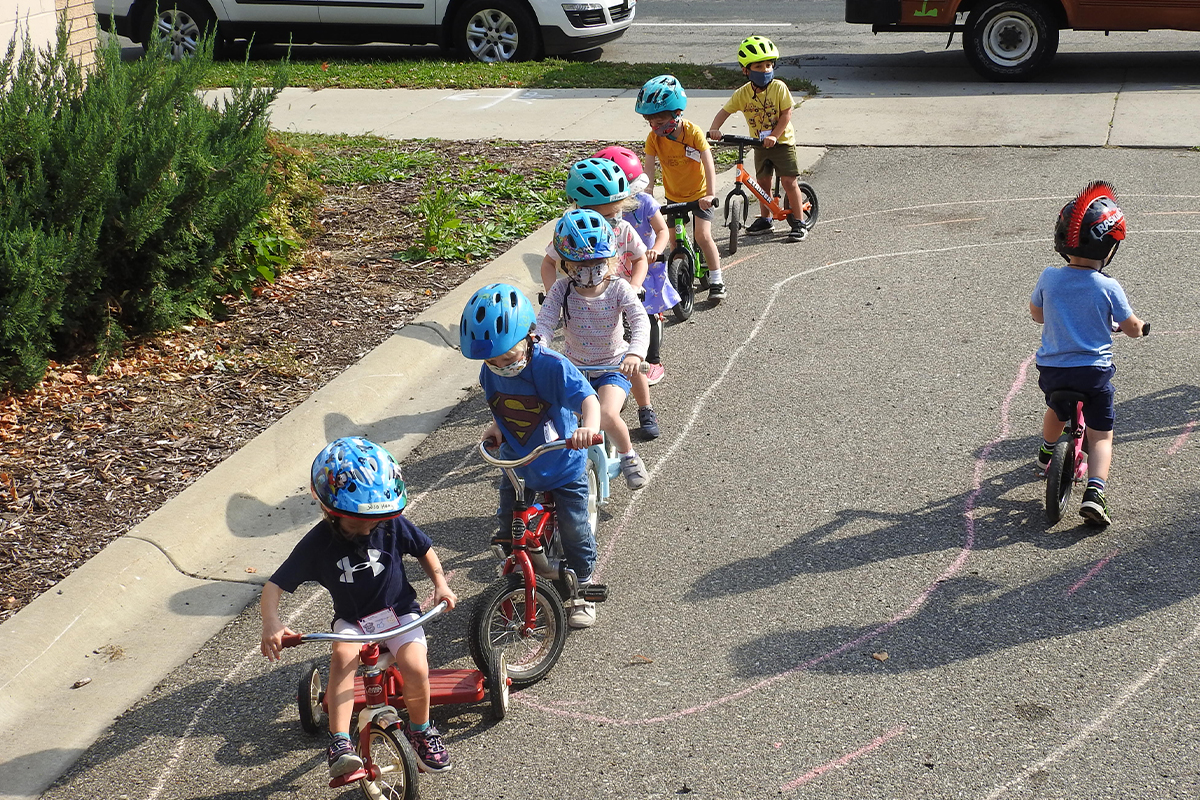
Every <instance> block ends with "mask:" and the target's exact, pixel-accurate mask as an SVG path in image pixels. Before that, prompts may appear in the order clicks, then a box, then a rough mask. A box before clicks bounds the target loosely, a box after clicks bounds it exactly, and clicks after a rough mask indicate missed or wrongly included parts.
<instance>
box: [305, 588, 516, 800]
mask: <svg viewBox="0 0 1200 800" xmlns="http://www.w3.org/2000/svg"><path fill="white" fill-rule="evenodd" d="M445 610H446V603H445V602H442V603H438V604H437V605H436V606H434V607H433V608H432V609H430V610H429V611H427V612H425V613H424V614H423V615H421V616H420V617H418V618H417V619H415V620H413V621H412V622H409V623H407V624H405V625H401V626H400V627H398V628H392V629H391V630H387V631H380V632H378V633H372V634H365V633H364V634H354V633H302V634H292V635H288V636H284V637H283V646H284V647H295V646H296V645H299V644H302V643H304V642H317V641H325V642H330V641H332V642H361V643H362V646H363V647H362V652H361V653H360V654H359V660H360V661H361V662H362V667H361V668H360V670H359V674H358V675H357V676H356V677H355V678H354V717H353V720H354V721H353V723H352V727H351V738H353V739H356V745H355V749H356V750H357V751H358V754H359V756H360V757H361V758H362V760H363V767H362V769H359V770H356V771H354V772H351V773H349V774H347V775H342V776H341V777H338V778H334V779H333V780H331V781H330V782H329V786H330V788H337V787H339V786H345V785H347V784H349V783H353V782H354V781H359V783H360V786H361V788H362V790H363V794H365V795H366V796H367V797H368V798H370V800H379V799H380V798H386V799H387V800H415V798H416V797H417V770H418V767H417V757H416V754H415V753H413V752H412V750H411V749H410V746H409V744H408V740H407V739H406V738H405V737H404V733H403V731H404V729H403V727H402V726H403V725H404V724H405V722H404V720H403V719H401V718H400V714H399V712H398V711H397V710H396V705H397V704H398V705H403V704H404V692H403V681H402V679H401V677H400V671H399V670H398V669H397V668H396V667H395V665H394V664H392V663H391V654H385V655H383V656H382V659H381V656H380V647H379V643H380V642H382V641H386V640H387V639H391V638H392V637H394V636H400V635H401V634H403V633H406V632H407V631H410V630H412V629H413V628H417V627H419V626H421V625H423V624H424V623H426V622H428V621H429V620H431V619H433V618H434V617H436V616H438V615H439V614H441V613H442V612H443V611H445ZM381 660H383V661H384V662H385V663H383V664H380V661H381ZM510 683H511V681H510V679H509V677H508V666H507V659H506V657H505V654H504V652H503V651H501V650H492V651H491V652H490V653H489V654H488V659H487V669H486V671H485V670H477V669H431V670H429V704H430V705H435V706H436V705H452V704H456V703H478V702H481V701H483V700H484V699H486V700H487V701H488V703H489V705H490V706H491V710H492V716H494V717H495V718H496V719H498V720H500V719H504V716H505V714H507V713H508V691H509V685H510ZM296 701H297V703H298V704H299V706H300V726H301V727H302V728H304V730H305V731H307V732H308V733H320V732H321V730H322V729H323V726H322V715H323V714H325V713H326V711H327V707H326V705H325V692H324V691H323V690H322V686H321V673H320V671H319V670H318V669H317V668H316V666H314V665H312V664H308V665H306V666H305V668H304V674H303V675H301V677H300V683H299V686H298V688H297V692H296Z"/></svg>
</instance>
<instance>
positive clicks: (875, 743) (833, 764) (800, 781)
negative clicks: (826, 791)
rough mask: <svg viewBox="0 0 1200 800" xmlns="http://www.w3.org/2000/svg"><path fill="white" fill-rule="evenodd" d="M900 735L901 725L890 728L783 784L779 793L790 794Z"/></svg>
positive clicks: (902, 731)
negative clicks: (865, 742)
mask: <svg viewBox="0 0 1200 800" xmlns="http://www.w3.org/2000/svg"><path fill="white" fill-rule="evenodd" d="M902 733H904V726H903V725H900V726H899V727H896V728H892V729H891V730H890V731H888V732H887V733H885V734H883V735H882V736H876V737H875V738H874V739H872V740H871V741H870V742H868V743H867V744H865V745H863V746H862V747H860V748H858V749H857V750H855V751H854V752H853V753H847V754H846V755H844V756H842V757H841V758H838V759H835V760H833V761H830V762H829V763H828V764H825V765H823V766H820V767H817V768H816V769H813V770H809V771H808V772H806V773H804V774H803V775H801V776H800V777H799V778H796V780H794V781H792V782H791V783H785V784H784V785H783V787H782V789H781V791H784V792H790V791H791V790H792V789H795V788H796V787H798V786H803V785H804V784H806V783H808V782H809V781H811V780H812V779H813V778H819V777H821V776H822V775H824V774H825V773H826V772H829V770H831V769H841V768H842V767H844V766H846V765H847V764H849V763H850V762H851V761H853V760H854V759H856V758H858V757H859V756H861V755H865V754H867V753H869V752H871V751H872V750H874V749H875V748H877V747H879V746H880V745H882V744H883V743H884V742H886V741H888V740H889V739H895V738H896V737H897V736H899V735H900V734H902Z"/></svg>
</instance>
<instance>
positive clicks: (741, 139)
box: [709, 133, 762, 147]
mask: <svg viewBox="0 0 1200 800" xmlns="http://www.w3.org/2000/svg"><path fill="white" fill-rule="evenodd" d="M709 141H710V142H716V143H717V144H732V145H737V146H739V147H762V141H761V140H759V139H758V138H757V137H755V136H738V135H737V134H734V133H726V134H725V135H723V136H722V137H721V138H720V139H709Z"/></svg>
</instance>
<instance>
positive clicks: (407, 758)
mask: <svg viewBox="0 0 1200 800" xmlns="http://www.w3.org/2000/svg"><path fill="white" fill-rule="evenodd" d="M403 724H404V723H403V722H402V723H400V725H403ZM400 725H394V726H391V727H387V728H385V727H383V726H381V725H380V724H379V723H378V722H372V723H371V734H370V736H369V738H368V741H369V743H370V744H369V746H370V748H371V753H370V761H371V762H374V764H375V766H376V767H377V768H378V769H379V777H378V778H376V779H375V780H371V779H370V778H363V779H362V780H360V781H359V782H358V784H359V787H360V788H362V791H363V794H365V795H366V796H367V797H368V798H370V800H417V770H418V767H417V754H416V753H414V752H413V751H412V748H411V747H410V745H409V744H408V740H407V739H405V738H404V734H403V733H400ZM364 755H366V754H364ZM363 760H364V761H365V760H367V759H363Z"/></svg>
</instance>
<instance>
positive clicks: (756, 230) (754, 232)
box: [746, 217, 775, 236]
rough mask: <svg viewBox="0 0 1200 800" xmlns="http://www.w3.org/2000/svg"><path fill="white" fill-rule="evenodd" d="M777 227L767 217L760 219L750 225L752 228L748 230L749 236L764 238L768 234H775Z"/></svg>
mask: <svg viewBox="0 0 1200 800" xmlns="http://www.w3.org/2000/svg"><path fill="white" fill-rule="evenodd" d="M774 232H775V226H774V225H772V224H771V220H769V219H767V218H766V217H759V218H758V219H756V220H754V222H751V223H750V227H749V228H746V235H747V236H762V235H764V234H767V233H774Z"/></svg>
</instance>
